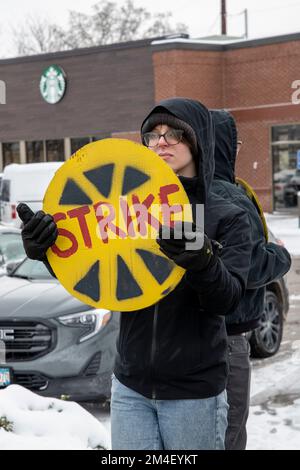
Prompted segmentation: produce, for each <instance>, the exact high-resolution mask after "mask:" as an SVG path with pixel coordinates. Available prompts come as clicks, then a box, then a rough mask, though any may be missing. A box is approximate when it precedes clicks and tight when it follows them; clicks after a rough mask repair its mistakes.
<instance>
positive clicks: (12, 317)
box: [0, 258, 119, 401]
mask: <svg viewBox="0 0 300 470" xmlns="http://www.w3.org/2000/svg"><path fill="white" fill-rule="evenodd" d="M10 271H11V272H10V274H9V275H7V276H3V277H2V278H1V280H0V387H5V386H7V385H9V384H10V383H15V384H19V385H22V386H24V387H26V388H28V389H30V390H32V391H34V392H36V393H39V394H40V395H44V396H52V397H58V398H59V397H61V396H62V395H66V396H67V397H69V398H70V399H71V400H74V401H93V400H106V399H108V398H109V397H110V388H111V374H112V369H113V363H114V358H115V352H116V351H115V344H116V337H117V335H118V329H119V313H118V312H111V311H108V310H102V309H94V308H92V307H90V306H88V305H86V304H84V303H82V302H80V301H79V300H76V299H75V298H74V297H72V296H71V295H70V294H69V293H68V292H67V291H66V290H65V289H64V288H63V287H62V286H61V285H60V284H59V282H58V281H57V280H56V279H54V278H52V277H51V276H50V274H49V273H48V271H47V269H46V268H45V266H44V265H43V263H41V262H39V261H32V260H30V259H28V258H26V259H25V260H24V261H23V262H22V263H21V264H19V265H18V266H17V267H16V268H15V269H13V268H12V266H10Z"/></svg>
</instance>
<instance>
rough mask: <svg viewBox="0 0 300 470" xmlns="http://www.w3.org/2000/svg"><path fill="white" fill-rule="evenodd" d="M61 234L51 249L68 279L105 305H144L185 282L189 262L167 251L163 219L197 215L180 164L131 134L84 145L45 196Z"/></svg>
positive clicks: (70, 286)
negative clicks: (176, 168) (182, 263)
mask: <svg viewBox="0 0 300 470" xmlns="http://www.w3.org/2000/svg"><path fill="white" fill-rule="evenodd" d="M43 209H44V211H45V212H46V213H50V214H52V215H53V216H54V220H55V221H56V223H57V226H58V230H59V236H58V239H57V240H56V243H55V245H53V246H52V247H51V248H50V249H49V250H48V252H47V257H48V260H49V263H50V265H51V267H52V269H53V271H54V273H55V275H56V276H57V278H58V280H59V281H60V282H61V284H62V285H63V286H64V287H65V288H66V289H67V291H68V292H69V293H70V294H72V295H73V296H74V297H76V298H78V299H79V300H81V301H82V302H84V303H86V304H89V305H92V306H94V307H97V308H106V309H110V310H116V311H132V310H138V309H141V308H144V307H147V306H149V305H152V304H154V303H155V302H157V301H158V300H159V299H161V298H162V297H164V296H165V295H167V294H168V293H169V292H170V291H171V290H172V289H174V287H175V286H176V285H177V284H178V282H179V281H180V279H181V278H182V276H183V274H184V272H185V271H184V269H182V268H180V267H178V266H177V265H176V264H175V263H173V261H171V260H169V259H168V258H167V257H166V256H165V255H163V254H162V253H161V252H160V251H159V246H158V244H157V243H156V237H157V233H158V228H159V224H160V223H163V224H164V225H170V224H172V222H173V221H176V220H186V221H191V220H192V213H191V207H190V204H189V200H188V197H187V195H186V193H185V191H184V189H183V187H182V185H181V183H180V181H179V179H178V178H177V176H176V175H175V173H174V172H173V170H172V169H171V168H170V167H169V166H168V165H167V164H166V163H165V162H164V161H163V160H162V159H161V158H160V157H159V156H158V155H156V154H155V153H154V152H153V151H151V150H149V149H147V148H146V147H144V146H142V145H139V144H136V143H134V142H131V141H128V140H123V139H122V140H121V139H104V140H101V141H98V142H93V143H90V144H88V145H86V146H84V147H82V148H81V149H80V150H79V151H78V152H76V153H75V154H74V155H72V157H71V158H70V159H69V160H68V161H66V162H65V163H64V164H63V165H62V166H61V167H60V168H59V170H58V171H57V172H56V174H55V176H54V178H53V179H52V181H51V183H50V185H49V187H48V189H47V192H46V195H45V197H44V207H43Z"/></svg>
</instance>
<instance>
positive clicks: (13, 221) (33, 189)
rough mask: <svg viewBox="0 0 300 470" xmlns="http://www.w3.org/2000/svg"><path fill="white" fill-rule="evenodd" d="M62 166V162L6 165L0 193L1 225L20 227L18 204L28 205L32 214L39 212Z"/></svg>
mask: <svg viewBox="0 0 300 470" xmlns="http://www.w3.org/2000/svg"><path fill="white" fill-rule="evenodd" d="M62 164H63V162H47V163H27V164H24V165H21V164H16V163H13V164H11V165H7V166H6V167H5V168H4V171H3V178H2V184H1V193H0V205H1V207H0V210H1V215H0V219H1V223H2V224H3V225H6V226H14V227H20V226H21V220H20V218H19V216H18V214H17V211H16V208H17V205H18V204H19V203H20V202H25V203H26V204H28V206H29V207H30V208H31V209H32V210H33V211H34V212H36V211H38V210H40V209H41V208H42V205H43V198H44V194H45V192H46V189H47V187H48V185H49V183H50V181H51V179H52V178H53V176H54V174H55V172H56V170H57V169H58V168H59V167H60V166H61V165H62Z"/></svg>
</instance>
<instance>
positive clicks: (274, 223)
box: [265, 214, 300, 255]
mask: <svg viewBox="0 0 300 470" xmlns="http://www.w3.org/2000/svg"><path fill="white" fill-rule="evenodd" d="M265 216H266V221H267V224H268V227H269V228H270V229H271V231H272V232H273V233H274V235H275V237H277V238H279V239H280V240H282V241H283V243H284V245H285V247H286V249H287V250H288V251H289V252H290V253H291V255H300V228H299V219H298V217H290V216H284V215H277V214H265Z"/></svg>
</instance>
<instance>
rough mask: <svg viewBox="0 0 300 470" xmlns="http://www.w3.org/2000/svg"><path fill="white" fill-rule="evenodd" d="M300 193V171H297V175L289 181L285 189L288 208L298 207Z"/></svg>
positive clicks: (285, 201) (285, 202) (285, 200)
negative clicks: (299, 193) (298, 194)
mask: <svg viewBox="0 0 300 470" xmlns="http://www.w3.org/2000/svg"><path fill="white" fill-rule="evenodd" d="M298 191H300V170H296V173H295V174H294V176H292V178H291V179H290V180H289V182H288V184H287V185H286V186H285V188H284V196H283V198H284V204H285V205H286V206H287V207H294V206H297V204H298V201H297V193H298Z"/></svg>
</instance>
